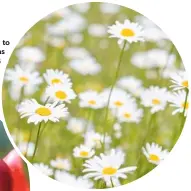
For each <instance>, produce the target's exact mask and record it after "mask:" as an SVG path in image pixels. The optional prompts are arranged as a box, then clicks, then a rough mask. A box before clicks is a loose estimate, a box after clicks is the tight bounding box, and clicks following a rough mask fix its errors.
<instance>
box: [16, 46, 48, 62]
mask: <svg viewBox="0 0 191 191" xmlns="http://www.w3.org/2000/svg"><path fill="white" fill-rule="evenodd" d="M16 55H17V57H18V59H19V61H21V62H25V63H40V62H43V61H44V60H45V55H44V53H43V52H42V50H41V49H40V48H38V47H33V46H25V47H22V48H20V49H19V50H17V52H16Z"/></svg>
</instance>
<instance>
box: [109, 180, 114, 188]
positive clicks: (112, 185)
mask: <svg viewBox="0 0 191 191" xmlns="http://www.w3.org/2000/svg"><path fill="white" fill-rule="evenodd" d="M110 180H111V187H112V188H114V187H115V186H114V184H113V180H112V178H110Z"/></svg>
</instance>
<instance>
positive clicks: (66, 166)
mask: <svg viewBox="0 0 191 191" xmlns="http://www.w3.org/2000/svg"><path fill="white" fill-rule="evenodd" d="M50 165H51V166H52V167H53V168H56V169H59V170H67V171H69V170H70V169H71V163H70V161H69V160H68V159H62V158H56V159H55V160H51V161H50Z"/></svg>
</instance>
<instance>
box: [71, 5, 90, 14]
mask: <svg viewBox="0 0 191 191" xmlns="http://www.w3.org/2000/svg"><path fill="white" fill-rule="evenodd" d="M72 7H73V8H74V9H75V10H77V11H78V12H80V13H86V12H87V11H88V10H89V9H90V3H80V4H75V5H72Z"/></svg>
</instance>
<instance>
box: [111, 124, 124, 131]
mask: <svg viewBox="0 0 191 191" xmlns="http://www.w3.org/2000/svg"><path fill="white" fill-rule="evenodd" d="M121 128H122V127H121V125H120V123H115V124H114V125H113V129H114V130H115V131H121Z"/></svg>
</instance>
